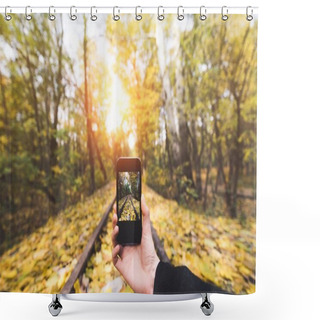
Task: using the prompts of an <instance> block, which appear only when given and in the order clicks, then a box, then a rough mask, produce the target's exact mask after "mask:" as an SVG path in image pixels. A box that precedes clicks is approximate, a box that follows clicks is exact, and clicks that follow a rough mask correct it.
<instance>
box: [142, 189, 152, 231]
mask: <svg viewBox="0 0 320 320" xmlns="http://www.w3.org/2000/svg"><path fill="white" fill-rule="evenodd" d="M141 210H142V234H145V235H148V234H151V221H150V211H149V208H148V206H147V204H146V200H145V198H144V195H142V197H141Z"/></svg>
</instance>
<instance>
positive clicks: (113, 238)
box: [111, 226, 119, 247]
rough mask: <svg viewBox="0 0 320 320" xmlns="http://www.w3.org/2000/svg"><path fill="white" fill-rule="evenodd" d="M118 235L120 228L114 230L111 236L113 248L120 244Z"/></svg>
mask: <svg viewBox="0 0 320 320" xmlns="http://www.w3.org/2000/svg"><path fill="white" fill-rule="evenodd" d="M118 233H119V227H118V226H115V227H114V228H113V230H112V234H111V239H112V246H113V247H115V246H116V245H117V244H118V242H117V236H118Z"/></svg>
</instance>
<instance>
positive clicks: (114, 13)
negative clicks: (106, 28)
mask: <svg viewBox="0 0 320 320" xmlns="http://www.w3.org/2000/svg"><path fill="white" fill-rule="evenodd" d="M116 8H117V9H118V7H117V6H116V7H113V17H112V19H113V20H114V21H119V20H120V16H119V15H118V14H116ZM118 13H119V9H118Z"/></svg>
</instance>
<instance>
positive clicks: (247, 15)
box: [246, 6, 253, 21]
mask: <svg viewBox="0 0 320 320" xmlns="http://www.w3.org/2000/svg"><path fill="white" fill-rule="evenodd" d="M249 8H250V9H251V14H249ZM246 19H247V21H252V20H253V9H252V7H250V6H249V7H247V9H246Z"/></svg>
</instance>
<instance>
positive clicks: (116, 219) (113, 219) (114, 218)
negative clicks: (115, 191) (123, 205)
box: [112, 213, 118, 228]
mask: <svg viewBox="0 0 320 320" xmlns="http://www.w3.org/2000/svg"><path fill="white" fill-rule="evenodd" d="M117 222H118V216H117V214H116V213H114V214H113V216H112V228H114V227H115V226H116V225H117Z"/></svg>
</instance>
